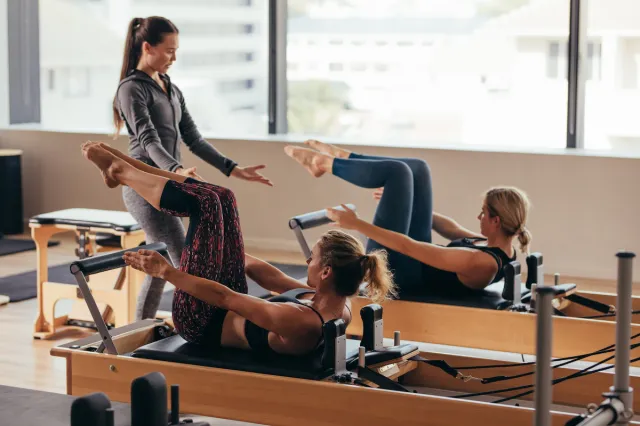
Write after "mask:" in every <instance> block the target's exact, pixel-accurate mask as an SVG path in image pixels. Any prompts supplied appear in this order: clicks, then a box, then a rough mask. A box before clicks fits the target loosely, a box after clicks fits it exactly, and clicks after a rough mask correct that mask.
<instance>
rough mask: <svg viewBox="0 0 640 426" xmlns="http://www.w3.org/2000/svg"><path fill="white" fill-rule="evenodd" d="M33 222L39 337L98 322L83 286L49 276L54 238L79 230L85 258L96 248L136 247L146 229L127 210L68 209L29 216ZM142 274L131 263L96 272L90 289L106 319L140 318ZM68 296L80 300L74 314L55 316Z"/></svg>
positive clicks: (78, 252)
mask: <svg viewBox="0 0 640 426" xmlns="http://www.w3.org/2000/svg"><path fill="white" fill-rule="evenodd" d="M29 227H30V228H31V237H32V238H33V240H34V241H35V244H36V253H37V258H38V265H37V285H38V316H37V318H36V321H35V324H34V333H33V336H34V338H36V339H48V338H51V337H53V336H54V335H55V334H57V333H60V332H62V331H64V330H67V329H69V328H76V327H86V326H90V327H91V326H93V325H94V324H93V320H92V319H91V315H90V313H89V311H88V309H87V307H86V303H85V302H84V300H83V299H82V295H81V293H80V291H79V288H78V287H77V286H76V285H72V284H71V285H70V284H63V283H54V282H49V281H48V273H49V269H48V263H47V244H48V241H49V239H50V238H51V236H53V235H55V234H57V233H60V232H66V231H74V232H75V233H76V239H77V241H78V248H77V249H76V255H77V256H78V257H79V258H80V259H83V258H85V257H88V256H93V255H95V254H96V253H101V252H108V251H113V250H122V249H128V248H133V247H137V246H139V245H140V244H141V243H142V242H143V241H144V238H145V235H144V231H142V229H141V228H140V225H138V224H137V223H136V221H135V220H134V219H133V217H132V216H131V215H130V214H129V213H127V212H119V211H111V210H93V209H68V210H60V211H56V212H52V213H46V214H42V215H38V216H35V217H32V218H31V219H30V220H29ZM114 242H115V243H114ZM69 274H70V275H71V272H69ZM143 279H144V274H143V273H142V272H139V271H136V270H134V269H133V268H131V267H126V268H122V269H117V270H112V271H108V272H105V273H102V274H97V275H95V276H93V277H91V282H90V283H89V284H90V286H91V292H92V294H93V297H94V298H95V299H96V302H97V303H98V307H99V308H100V310H101V312H102V317H103V318H104V320H105V322H106V323H107V324H113V325H114V326H115V327H121V326H123V325H125V324H130V323H132V322H134V321H135V309H136V298H137V295H138V293H139V290H140V285H141V283H142V280H143ZM63 299H70V300H74V301H76V302H77V303H74V304H73V308H72V310H71V312H69V314H67V315H63V316H60V317H56V316H55V307H56V303H57V302H58V301H59V300H63Z"/></svg>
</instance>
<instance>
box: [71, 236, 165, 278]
mask: <svg viewBox="0 0 640 426" xmlns="http://www.w3.org/2000/svg"><path fill="white" fill-rule="evenodd" d="M139 250H153V251H157V252H158V253H160V254H161V255H163V256H164V257H166V258H168V257H169V253H168V251H167V245H166V244H165V243H153V244H147V245H144V246H138V247H135V248H131V249H128V250H120V251H116V252H112V253H108V254H104V255H102V256H93V257H88V258H86V259H82V260H77V261H75V262H73V263H71V266H70V267H69V269H70V270H71V273H72V274H75V273H76V272H78V271H82V273H83V274H84V275H85V276H87V275H91V274H97V273H100V272H104V271H109V270H111V269H117V268H122V267H124V266H125V263H124V259H122V256H123V255H124V254H125V253H126V252H136V251H139Z"/></svg>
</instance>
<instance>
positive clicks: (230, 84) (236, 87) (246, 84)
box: [218, 79, 254, 93]
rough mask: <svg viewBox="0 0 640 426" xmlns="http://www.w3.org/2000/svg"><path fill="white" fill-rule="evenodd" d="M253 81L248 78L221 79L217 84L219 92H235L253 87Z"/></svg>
mask: <svg viewBox="0 0 640 426" xmlns="http://www.w3.org/2000/svg"><path fill="white" fill-rule="evenodd" d="M253 87H254V81H253V80H251V79H248V80H229V81H221V82H220V83H219V85H218V89H219V91H220V93H236V92H240V91H244V90H249V89H253Z"/></svg>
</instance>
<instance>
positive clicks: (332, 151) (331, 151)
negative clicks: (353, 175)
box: [304, 139, 351, 158]
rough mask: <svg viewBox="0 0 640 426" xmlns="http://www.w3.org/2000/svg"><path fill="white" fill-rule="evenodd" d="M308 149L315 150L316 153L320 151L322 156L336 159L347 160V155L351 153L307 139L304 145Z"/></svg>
mask: <svg viewBox="0 0 640 426" xmlns="http://www.w3.org/2000/svg"><path fill="white" fill-rule="evenodd" d="M304 144H305V145H307V146H308V147H309V148H312V149H315V150H316V151H320V152H322V153H324V154H328V155H330V156H332V157H337V158H349V154H351V151H347V150H346V149H342V148H338V147H337V146H335V145H330V144H328V143H324V142H320V141H318V140H315V139H309V140H307V141H305V143H304Z"/></svg>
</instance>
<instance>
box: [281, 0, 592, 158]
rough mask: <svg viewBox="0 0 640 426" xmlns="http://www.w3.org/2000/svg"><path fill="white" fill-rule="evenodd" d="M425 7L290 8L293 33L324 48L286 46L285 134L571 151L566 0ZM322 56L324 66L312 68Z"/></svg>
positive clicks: (403, 2) (339, 4) (399, 0)
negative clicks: (290, 68)
mask: <svg viewBox="0 0 640 426" xmlns="http://www.w3.org/2000/svg"><path fill="white" fill-rule="evenodd" d="M418 3H422V2H417V1H410V0H394V1H391V0H389V1H385V2H377V3H376V7H375V13H374V12H373V11H372V10H371V9H372V7H371V2H366V1H337V0H334V1H332V0H295V1H294V0H290V1H289V8H290V9H292V8H295V10H296V13H295V14H289V21H288V36H289V37H291V38H295V39H296V40H299V41H300V43H301V44H302V45H304V44H308V43H309V41H310V40H312V39H324V40H326V42H325V43H323V45H322V47H318V48H316V50H311V49H306V50H305V49H288V56H287V59H288V60H289V61H291V62H293V63H296V64H297V65H298V67H297V70H296V72H295V73H291V74H290V75H289V76H288V111H287V117H288V125H289V131H290V132H292V133H296V134H304V133H310V134H320V135H325V136H328V137H347V136H348V138H349V142H350V143H357V142H358V141H361V142H362V143H369V142H374V141H376V142H377V141H381V142H389V141H394V140H401V141H404V142H407V141H409V140H412V141H417V142H419V143H424V144H425V145H428V144H438V145H442V144H449V145H459V144H481V145H494V146H495V145H497V146H509V147H524V146H535V147H541V146H542V147H558V148H562V147H564V146H565V145H566V123H567V92H568V91H567V81H566V79H559V78H558V77H560V76H564V75H565V71H564V69H563V66H562V64H561V62H562V60H561V58H562V55H563V54H564V52H563V51H562V50H561V49H560V47H559V46H561V45H563V46H564V45H565V44H566V40H567V35H568V33H569V19H568V15H567V13H568V12H567V10H568V0H565V1H560V0H558V1H551V2H546V1H545V2H542V1H541V2H539V1H536V0H517V1H503V0H456V1H448V2H447V1H441V2H438V7H437V8H434V7H420V6H419V5H418ZM424 3H427V2H424ZM534 3H535V7H530V6H532V5H533V4H534ZM541 8H542V9H544V10H542V13H541V11H540V9H541ZM407 11H411V12H410V13H407ZM555 15H560V16H561V18H558V19H555V18H554V19H550V17H554V16H555ZM540 28H544V29H545V31H546V32H547V34H545V33H540V30H539V29H540ZM550 42H555V43H556V44H557V45H555V47H551V45H550V44H549V43H550ZM320 49H321V50H320ZM553 49H555V51H553ZM597 52H598V50H597V47H596V45H594V50H593V57H594V58H596V57H597V56H598V53H597ZM319 58H322V60H325V61H326V63H327V64H328V67H327V68H325V70H324V71H322V67H321V68H320V69H319V70H317V71H313V72H312V71H310V66H309V65H308V64H309V63H310V62H311V61H318V59H319ZM564 64H566V61H565V62H564ZM593 64H594V66H595V64H596V62H595V61H594V62H593ZM594 70H595V68H594ZM594 77H595V74H594ZM373 88H375V90H374V89H373ZM535 123H538V124H535ZM540 123H544V125H539V124H540Z"/></svg>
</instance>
